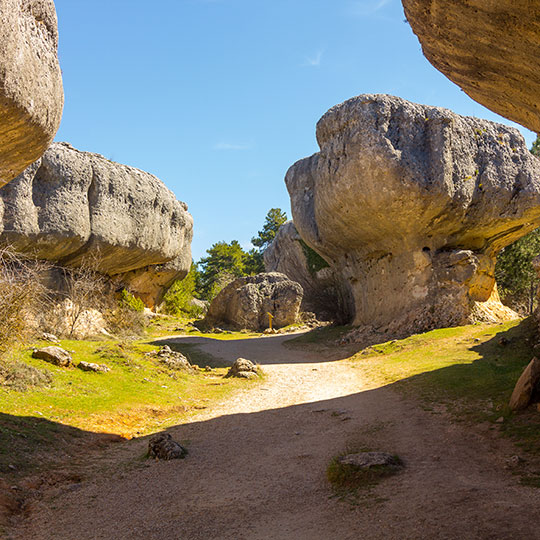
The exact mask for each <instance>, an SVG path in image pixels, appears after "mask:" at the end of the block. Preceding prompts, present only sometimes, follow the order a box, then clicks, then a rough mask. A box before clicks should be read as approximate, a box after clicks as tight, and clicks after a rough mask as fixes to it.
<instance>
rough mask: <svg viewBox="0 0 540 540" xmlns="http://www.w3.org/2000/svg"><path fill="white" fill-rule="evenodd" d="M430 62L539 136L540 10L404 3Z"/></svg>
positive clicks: (476, 3) (518, 3)
mask: <svg viewBox="0 0 540 540" xmlns="http://www.w3.org/2000/svg"><path fill="white" fill-rule="evenodd" d="M403 7H404V8H405V15H406V17H407V20H408V21H409V23H410V25H411V27H412V29H413V31H414V33H415V34H416V35H417V36H418V39H419V40H420V43H421V44H422V50H423V52H424V55H425V57H426V58H427V59H428V60H429V61H430V62H431V63H432V64H433V65H434V66H435V67H436V68H437V69H438V70H439V71H441V72H442V73H444V75H446V76H447V77H448V78H449V79H450V80H451V81H453V82H454V83H456V84H457V85H458V86H460V87H461V88H462V89H463V90H464V91H465V92H466V93H467V94H468V95H469V96H470V97H472V98H473V99H474V100H476V101H478V102H479V103H481V104H482V105H485V106H486V107H488V108H489V109H491V110H493V111H495V112H497V113H498V114H500V115H502V116H505V117H506V118H509V119H510V120H514V121H515V122H518V123H520V124H522V125H523V126H526V127H528V128H529V129H531V130H533V131H536V132H537V133H538V132H540V99H539V96H540V54H539V52H540V47H539V45H538V44H539V43H540V5H539V4H538V3H537V2H531V1H529V0H498V1H496V2H494V1H492V0H461V1H459V2H456V1H455V0H428V1H426V0H403Z"/></svg>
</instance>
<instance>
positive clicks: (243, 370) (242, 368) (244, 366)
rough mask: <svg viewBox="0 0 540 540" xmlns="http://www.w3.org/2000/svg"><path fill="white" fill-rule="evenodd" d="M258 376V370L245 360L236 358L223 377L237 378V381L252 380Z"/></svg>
mask: <svg viewBox="0 0 540 540" xmlns="http://www.w3.org/2000/svg"><path fill="white" fill-rule="evenodd" d="M258 374H259V368H258V367H257V366H256V365H255V364H254V363H253V362H252V361H251V360H248V359H246V358H237V359H236V360H235V361H234V364H233V365H232V366H231V367H230V368H229V371H227V375H225V377H237V378H239V379H254V378H256V377H257V376H258Z"/></svg>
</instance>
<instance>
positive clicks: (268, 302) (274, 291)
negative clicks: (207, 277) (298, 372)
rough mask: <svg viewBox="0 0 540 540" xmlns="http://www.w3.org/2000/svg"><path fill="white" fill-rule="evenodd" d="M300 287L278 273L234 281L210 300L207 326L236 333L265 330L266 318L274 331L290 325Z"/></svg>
mask: <svg viewBox="0 0 540 540" xmlns="http://www.w3.org/2000/svg"><path fill="white" fill-rule="evenodd" d="M302 294H303V292H302V287H301V286H300V285H299V284H298V283H296V282H294V281H291V280H290V279H289V278H287V276H285V275H283V274H279V273H277V272H270V273H267V274H264V273H263V274H257V275H256V276H246V277H241V278H238V279H235V280H234V281H233V282H231V283H229V284H228V285H227V286H226V287H224V288H223V289H222V290H221V291H220V292H219V294H218V295H217V296H216V297H215V298H214V299H213V300H212V303H211V304H210V307H209V308H208V313H207V315H206V322H207V323H210V324H216V323H220V322H221V323H225V324H227V325H230V326H232V327H235V328H238V329H244V328H247V329H251V330H264V329H265V328H267V327H268V326H269V325H268V320H269V317H268V314H269V313H270V314H271V315H272V316H273V322H272V325H273V326H274V328H281V327H283V326H287V325H289V324H293V323H294V322H295V321H296V318H297V317H298V313H299V309H300V304H301V302H302Z"/></svg>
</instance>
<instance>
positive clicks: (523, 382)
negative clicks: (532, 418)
mask: <svg viewBox="0 0 540 540" xmlns="http://www.w3.org/2000/svg"><path fill="white" fill-rule="evenodd" d="M539 390H540V361H539V360H538V359H537V358H533V359H532V360H531V361H530V362H529V364H528V365H527V367H526V368H525V369H524V370H523V373H522V374H521V376H520V377H519V379H518V382H517V383H516V386H515V388H514V391H513V392H512V396H511V398H510V403H509V407H510V409H512V410H513V411H519V410H521V409H525V408H526V407H527V406H528V405H529V403H530V402H531V399H532V397H533V395H534V393H535V392H538V391H539Z"/></svg>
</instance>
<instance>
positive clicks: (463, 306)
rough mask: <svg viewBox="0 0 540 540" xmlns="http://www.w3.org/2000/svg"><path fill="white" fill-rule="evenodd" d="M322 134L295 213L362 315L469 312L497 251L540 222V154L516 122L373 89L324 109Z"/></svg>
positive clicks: (413, 319)
mask: <svg viewBox="0 0 540 540" xmlns="http://www.w3.org/2000/svg"><path fill="white" fill-rule="evenodd" d="M317 140H318V143H319V146H320V148H321V151H320V152H319V153H317V154H314V155H313V156H311V157H309V158H306V159H303V160H301V161H299V162H298V163H296V164H295V165H293V166H292V167H291V168H290V169H289V171H288V173H287V176H286V184H287V188H288V190H289V194H290V196H291V202H292V214H293V219H294V223H295V225H296V227H297V229H298V231H299V233H300V235H301V236H302V238H303V239H304V240H305V241H306V243H308V244H309V245H310V246H311V247H312V248H313V249H315V250H316V251H317V252H318V253H319V254H321V255H322V256H323V257H324V259H325V260H327V261H328V262H330V263H331V265H332V267H333V268H334V269H335V270H336V271H337V272H339V273H340V274H341V275H342V277H343V279H344V280H345V281H346V283H347V284H348V286H349V288H350V291H351V298H352V299H353V301H352V304H353V305H351V310H352V312H353V313H354V317H353V322H354V324H356V325H366V326H372V327H375V328H385V327H386V328H388V329H399V330H400V331H401V332H402V333H403V332H414V331H422V330H426V329H430V328H436V327H444V326H452V325H457V324H463V323H465V322H467V321H468V320H469V319H470V317H471V315H472V313H473V311H474V308H475V303H477V302H485V301H487V300H489V299H490V296H491V294H492V292H493V290H494V284H495V278H494V266H495V259H496V256H497V253H498V252H499V251H500V250H501V249H502V248H503V247H504V246H506V245H508V244H510V243H512V242H514V241H515V240H517V239H518V238H520V237H521V236H523V235H525V234H527V233H528V232H530V231H532V230H533V229H535V228H536V227H538V226H539V225H540V161H538V160H537V159H536V158H535V157H534V156H532V154H531V153H530V152H529V150H528V149H527V147H526V145H525V141H524V140H523V137H522V136H521V135H520V133H519V132H518V131H517V130H515V129H512V128H509V127H506V126H503V125H500V124H496V123H493V122H488V121H484V120H479V119H476V118H467V117H462V116H458V115H457V114H454V113H452V112H451V111H449V110H446V109H441V108H437V107H429V106H425V105H417V104H414V103H410V102H407V101H405V100H403V99H400V98H396V97H392V96H386V95H361V96H358V97H356V98H353V99H351V100H349V101H346V102H345V103H342V104H341V105H337V106H336V107H333V108H332V109H330V110H329V111H328V112H327V113H326V114H325V115H324V116H323V117H322V118H321V120H320V121H319V123H318V124H317ZM492 300H493V299H492Z"/></svg>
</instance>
